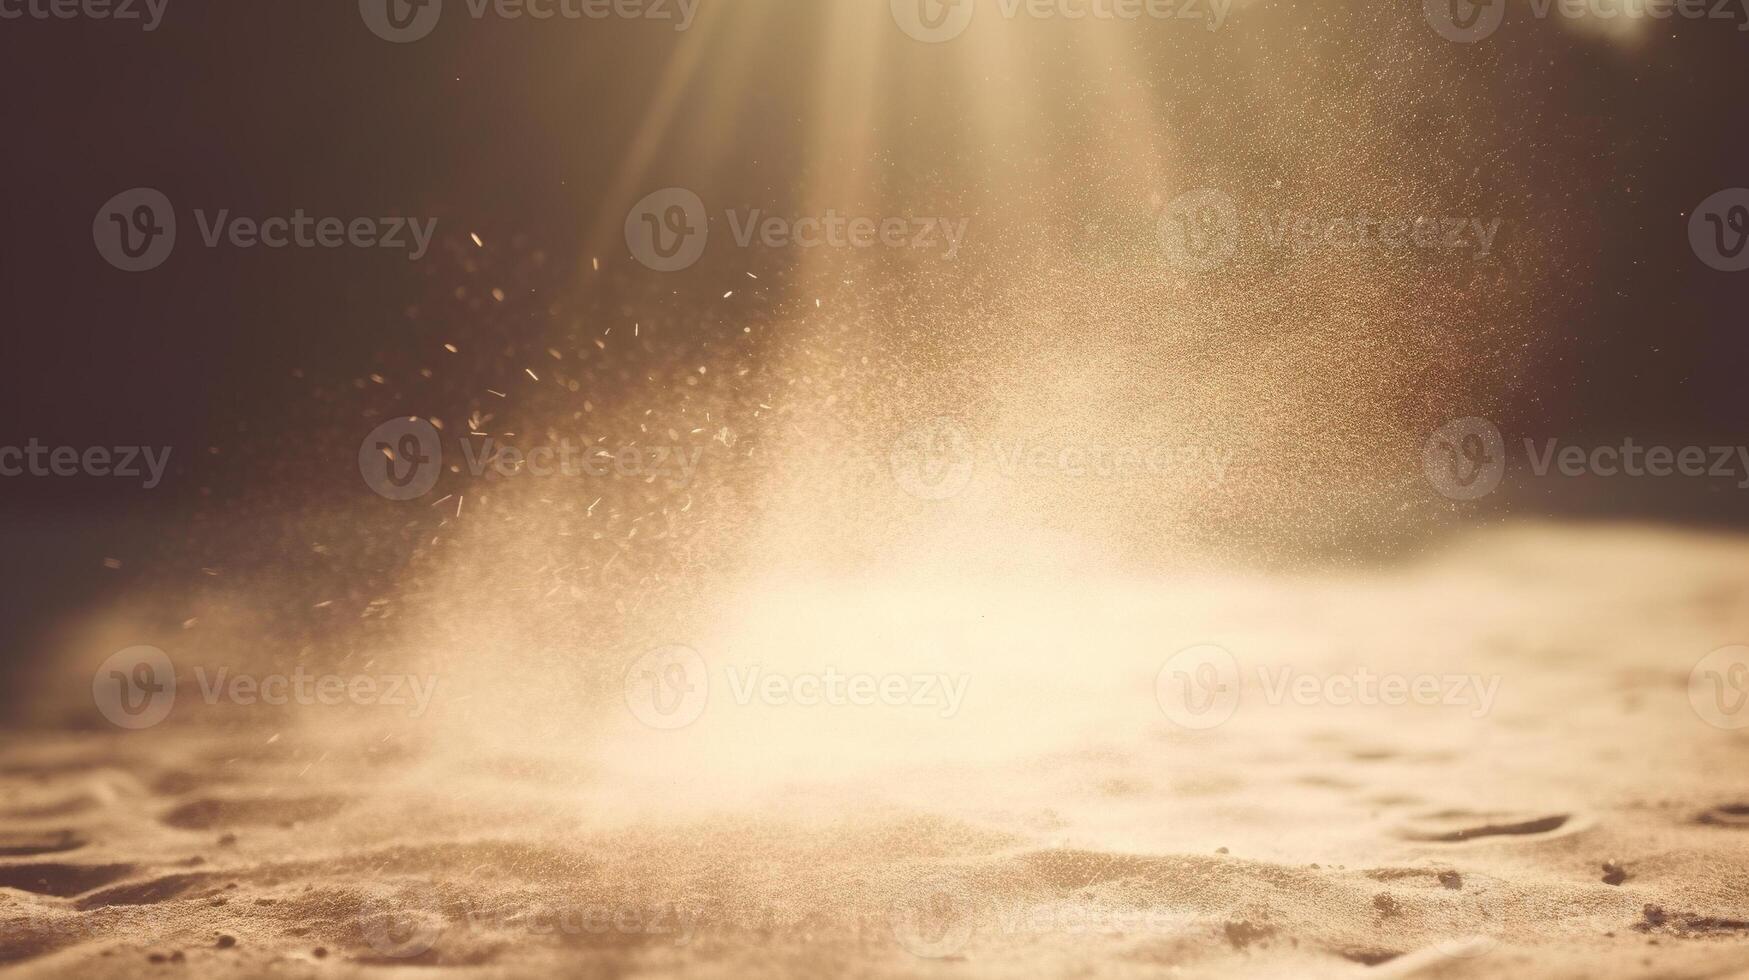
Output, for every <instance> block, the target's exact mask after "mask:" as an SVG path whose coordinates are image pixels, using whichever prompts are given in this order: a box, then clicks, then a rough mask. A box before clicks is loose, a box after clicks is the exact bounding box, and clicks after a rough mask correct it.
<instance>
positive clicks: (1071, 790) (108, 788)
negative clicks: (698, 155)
mask: <svg viewBox="0 0 1749 980" xmlns="http://www.w3.org/2000/svg"><path fill="white" fill-rule="evenodd" d="M797 589H799V591H798V592H797V593H796V594H793V595H789V596H786V597H784V598H783V599H782V600H781V601H779V600H772V602H773V603H774V605H773V606H772V608H767V609H763V610H762V609H760V608H757V606H758V603H757V602H754V603H752V604H751V606H750V607H748V608H743V609H742V610H741V611H740V612H738V613H737V614H736V618H734V619H733V620H732V621H727V620H726V621H725V624H724V626H723V627H722V631H723V635H721V636H718V637H711V636H703V637H697V638H691V639H693V641H694V645H695V646H696V647H697V648H698V649H699V650H700V652H701V654H702V655H703V656H704V657H705V658H706V659H707V660H709V661H710V662H711V668H710V669H711V670H713V671H714V670H716V669H717V668H718V667H719V666H720V665H721V664H725V663H737V662H738V663H746V662H750V659H749V658H750V657H752V656H753V654H751V653H750V652H749V651H751V650H755V649H761V650H765V651H767V652H770V651H774V650H778V649H780V648H781V649H784V650H791V651H794V650H803V649H806V648H807V644H806V643H798V642H796V640H797V638H798V637H801V638H804V639H805V638H807V637H808V636H809V635H810V634H811V632H812V631H815V630H820V631H826V630H830V629H832V628H833V624H834V623H839V624H842V623H843V622H845V621H846V620H847V619H850V620H853V621H856V622H876V621H878V622H882V623H886V624H888V625H889V626H891V627H892V629H891V630H890V631H889V632H888V633H885V634H880V635H879V636H875V637H874V638H872V639H865V640H859V641H858V642H862V644H863V645H862V646H861V647H856V648H850V647H854V644H849V645H848V646H846V645H845V644H841V649H840V650H839V652H838V659H837V660H835V661H833V662H834V663H838V664H845V665H850V667H854V666H855V665H857V664H869V663H878V662H882V661H883V659H884V660H885V661H886V662H891V661H892V660H893V659H894V654H893V652H892V650H893V648H892V647H891V646H890V643H891V642H892V641H893V638H894V637H899V638H901V639H902V638H904V637H906V636H911V637H936V638H939V637H940V636H942V635H944V634H943V632H942V630H944V629H946V630H948V631H949V632H950V633H951V635H952V636H953V637H954V641H953V642H951V643H937V644H934V645H933V646H931V645H930V644H921V645H920V647H921V646H930V649H932V650H933V651H934V653H933V654H931V656H932V657H933V658H934V659H933V660H931V663H932V664H934V665H935V666H937V667H939V668H941V669H944V670H946V671H949V672H950V673H951V672H958V671H963V672H964V676H966V677H969V679H970V682H971V683H970V685H969V686H968V687H967V688H966V689H965V693H964V700H963V703H962V704H960V705H959V707H958V708H957V709H956V710H955V711H954V712H952V716H951V717H943V714H944V712H943V711H942V710H940V706H939V705H937V706H934V707H924V708H911V707H909V706H907V707H901V708H894V709H892V710H888V711H882V709H881V708H880V707H878V706H874V707H866V706H865V707H860V708H845V709H843V710H836V711H835V710H833V709H832V708H831V707H830V706H814V707H812V708H807V707H798V706H794V705H789V706H781V707H780V706H774V705H772V704H769V703H766V704H761V703H748V704H743V703H739V702H738V701H737V699H736V698H735V697H732V696H721V693H720V692H721V689H719V688H713V689H712V696H711V699H710V701H709V703H708V708H707V710H704V711H703V712H702V714H701V715H700V716H699V717H698V718H697V719H696V720H695V721H694V722H693V723H692V724H690V725H688V726H686V727H684V728H682V729H678V730H675V731H659V730H654V729H650V728H647V727H645V726H643V725H641V724H639V723H638V722H637V721H636V720H635V719H633V718H629V717H626V715H628V714H630V713H629V712H627V711H625V710H624V708H625V706H626V705H628V704H630V703H631V702H630V701H629V700H625V701H624V703H623V704H620V705H619V707H620V711H619V712H618V714H617V715H615V714H613V713H612V712H608V711H607V708H608V707H611V706H613V705H614V703H615V702H616V700H619V699H618V698H617V694H618V692H614V693H615V695H616V697H604V698H602V699H599V700H598V701H597V702H596V703H595V704H594V705H593V706H592V708H591V711H594V712H602V714H601V716H600V718H599V719H598V720H599V723H598V724H592V725H589V726H581V727H579V728H578V729H577V731H578V734H577V735H576V737H574V738H553V737H541V738H525V739H508V740H507V739H506V738H503V737H493V736H492V735H488V734H487V733H484V732H474V733H472V734H471V735H470V734H469V733H468V732H465V731H463V732H459V733H458V732H455V731H448V730H445V729H444V728H443V726H442V725H441V723H440V721H438V722H433V723H432V724H430V725H424V726H414V725H410V724H400V723H398V724H387V723H383V722H381V721H378V722H376V723H375V724H372V723H371V722H370V721H368V720H366V721H360V720H358V719H355V718H353V717H352V716H348V717H347V719H346V723H345V724H340V723H338V722H333V721H327V722H324V721H323V720H322V719H320V717H318V718H317V719H316V720H315V721H314V722H313V723H308V722H307V723H300V724H297V725H288V724H285V723H284V719H283V718H277V717H276V718H274V719H272V720H271V721H269V722H267V723H256V724H249V725H240V726H239V725H232V724H227V725H226V726H223V727H220V726H217V725H210V724H201V723H199V722H198V721H195V720H191V719H186V718H184V717H183V716H182V715H181V714H179V715H178V716H177V717H176V718H174V719H172V721H171V722H170V723H167V724H164V725H161V726H159V727H157V728H154V729H151V730H148V731H140V732H126V733H118V732H116V731H114V730H109V731H97V730H91V731H86V732H56V731H32V732H20V733H13V734H11V735H9V736H7V737H6V739H5V741H4V749H3V750H0V939H3V941H0V964H4V968H5V969H6V971H7V972H9V973H12V974H16V975H20V976H38V975H41V976H48V975H75V976H85V977H105V976H156V975H174V974H183V973H188V974H197V975H204V974H212V973H218V972H221V971H223V972H224V973H227V974H233V973H239V974H243V975H249V974H263V973H273V974H282V975H293V976H304V975H308V976H316V975H340V976H354V975H387V974H411V975H418V976H451V975H453V976H530V975H538V974H542V973H547V972H553V973H558V972H563V973H564V974H566V975H573V976H669V975H672V976H679V975H685V976H700V977H750V976H796V977H804V976H805V977H819V976H862V977H884V976H893V977H916V976H924V977H930V976H940V977H949V976H1016V977H1018V976H1100V977H1121V976H1138V977H1140V976H1161V975H1173V976H1185V977H1200V976H1246V977H1257V976H1263V977H1268V976H1281V977H1317V976H1362V975H1377V976H1428V977H1435V976H1437V977H1470V976H1503V975H1513V976H1544V977H1547V976H1571V977H1621V976H1644V977H1654V976H1656V977H1684V976H1692V977H1702V976H1706V977H1721V976H1749V942H1746V941H1745V940H1749V765H1746V762H1749V740H1746V739H1749V736H1746V735H1745V734H1744V732H1743V731H1741V730H1737V729H1734V728H1731V727H1729V726H1731V725H1732V724H1749V706H1745V705H1743V704H1741V702H1739V701H1736V700H1734V699H1733V697H1732V696H1733V695H1734V694H1735V693H1736V689H1735V688H1733V687H1731V686H1730V685H1731V684H1732V683H1733V682H1734V681H1733V679H1741V677H1742V675H1741V674H1734V673H1732V672H1731V671H1730V669H1729V663H1728V662H1726V661H1721V660H1719V659H1716V658H1715V659H1714V660H1711V661H1708V662H1707V663H1708V665H1710V667H1713V668H1716V667H1719V666H1720V665H1721V664H1723V665H1724V667H1725V669H1723V670H1716V671H1714V672H1713V673H1711V674H1709V673H1707V670H1708V667H1707V666H1702V667H1701V669H1700V670H1699V671H1697V665H1702V661H1703V658H1705V657H1707V655H1708V653H1709V652H1710V651H1713V650H1715V649H1718V648H1721V647H1726V646H1729V645H1732V644H1737V643H1742V642H1745V641H1749V541H1744V540H1739V539H1730V538H1723V537H1709V536H1704V535H1700V534H1694V533H1687V532H1675V531H1666V530H1656V529H1647V528H1608V529H1600V528H1587V529H1577V528H1564V527H1543V526H1538V527H1522V528H1516V529H1512V530H1508V531H1494V532H1485V533H1481V534H1478V535H1476V536H1474V537H1471V538H1468V539H1463V540H1460V541H1459V542H1458V543H1457V544H1456V545H1455V546H1453V547H1451V548H1449V549H1447V550H1444V551H1442V552H1441V553H1440V554H1438V555H1437V556H1435V557H1432V558H1429V559H1426V560H1423V561H1419V562H1416V563H1413V564H1409V565H1405V566H1402V567H1398V568H1395V569H1390V570H1382V571H1375V572H1370V573H1366V574H1356V573H1345V574H1343V575H1339V576H1329V575H1325V576H1294V577H1281V578H1275V579H1257V578H1249V579H1241V578H1234V579H1231V580H1222V581H1219V582H1215V581H1211V580H1208V579H1206V578H1197V579H1194V580H1186V581H1178V582H1170V583H1152V582H1121V583H1101V584H1098V585H1087V586H1085V587H1083V586H1079V585H1077V586H1074V587H1073V588H1072V589H1071V588H1070V587H1068V586H1066V585H1062V584H1060V583H1059V584H1058V585H1057V586H1055V587H1051V588H1041V589H1039V590H1038V591H1036V592H1029V593H1026V594H1024V595H1019V596H1016V595H1014V594H1011V593H1012V590H1011V589H1009V588H1008V587H1004V586H994V585H992V586H990V587H988V588H985V587H984V586H969V585H968V586H966V587H965V588H964V590H963V591H960V592H956V593H951V594H946V595H943V594H940V593H938V592H928V591H927V590H925V593H909V592H907V591H906V590H904V589H897V590H888V591H884V592H883V591H880V590H876V589H868V588H862V589H850V588H848V587H847V586H844V585H842V584H824V583H812V584H810V585H808V586H798V587H797ZM835 595H836V596H840V597H841V598H839V599H838V600H836V601H837V602H838V603H839V605H838V606H837V607H834V606H833V605H832V603H833V601H835V600H833V599H832V598H831V597H832V596H835ZM843 596H854V598H853V599H852V598H842V597H843ZM968 624H969V625H968ZM839 628H840V629H841V628H842V627H841V626H840V627H839ZM875 633H879V631H875ZM780 634H781V635H780ZM882 637H884V639H882ZM1207 644H1217V645H1218V646H1219V647H1220V648H1221V649H1222V650H1223V651H1226V652H1227V653H1228V654H1230V656H1231V657H1232V658H1233V660H1232V662H1231V664H1229V665H1228V666H1227V667H1221V666H1220V665H1219V664H1217V665H1216V667H1217V668H1218V669H1217V671H1216V674H1215V675H1210V674H1208V673H1207V672H1206V671H1204V672H1203V673H1201V674H1199V673H1198V670H1197V667H1196V663H1206V662H1208V661H1207V660H1206V659H1205V660H1196V658H1198V657H1202V656H1203V655H1202V654H1193V655H1192V659H1193V660H1196V663H1192V664H1189V669H1187V670H1185V671H1184V672H1183V676H1189V677H1197V676H1201V677H1205V678H1206V677H1210V676H1219V670H1220V669H1227V670H1229V671H1230V672H1229V674H1227V675H1226V676H1225V684H1224V687H1223V686H1217V687H1216V688H1214V689H1212V693H1211V692H1202V693H1204V694H1209V698H1201V697H1200V696H1199V700H1197V701H1196V703H1195V707H1197V708H1201V709H1204V710H1202V711H1201V712H1197V711H1194V710H1191V711H1188V713H1187V705H1186V703H1184V702H1182V701H1175V700H1174V698H1175V697H1177V696H1178V695H1179V694H1180V693H1182V691H1181V690H1180V689H1179V688H1176V687H1174V686H1173V685H1174V683H1175V682H1174V680H1173V678H1174V677H1177V676H1179V675H1178V674H1175V673H1174V671H1175V669H1177V668H1182V667H1186V663H1185V661H1183V660H1182V659H1180V660H1178V661H1174V660H1173V659H1172V658H1173V655H1174V651H1176V650H1180V649H1184V648H1197V649H1204V648H1205V647H1206V645H1207ZM811 656H812V655H810V654H805V653H790V654H788V655H787V657H788V659H787V660H786V659H785V657H784V656H780V655H778V654H772V655H771V656H769V657H766V658H764V659H761V660H760V663H761V664H762V665H763V667H765V668H767V669H770V668H773V667H774V666H776V665H782V664H788V665H789V669H800V668H799V666H798V665H800V664H803V663H804V662H814V661H812V660H811V659H810V658H811ZM816 666H817V663H816ZM1287 666H1291V667H1292V668H1294V669H1295V670H1296V671H1298V672H1300V673H1302V674H1304V675H1307V676H1310V677H1313V678H1315V679H1316V682H1317V683H1316V686H1317V693H1314V694H1311V695H1308V696H1303V697H1302V696H1296V695H1292V694H1288V695H1277V696H1274V698H1273V700H1274V702H1275V703H1271V702H1272V686H1273V685H1274V684H1276V683H1277V682H1278V681H1279V679H1280V678H1281V677H1282V676H1283V675H1281V673H1280V670H1281V669H1282V668H1284V667H1287ZM850 667H847V668H846V669H850ZM1363 667H1364V668H1366V669H1368V670H1370V671H1373V672H1375V673H1377V674H1380V675H1393V676H1402V677H1404V678H1405V683H1412V682H1413V681H1414V679H1416V678H1420V677H1424V676H1434V677H1437V678H1439V679H1440V680H1439V681H1438V684H1437V686H1438V687H1439V689H1440V691H1441V694H1440V695H1439V698H1440V700H1439V703H1426V704H1416V703H1406V704H1401V705H1390V704H1371V705H1369V704H1354V703H1336V702H1339V701H1341V700H1343V698H1342V691H1344V690H1347V689H1346V688H1341V687H1336V688H1333V687H1330V686H1329V685H1328V684H1327V683H1326V682H1327V681H1328V680H1329V679H1330V678H1333V677H1335V678H1341V677H1349V678H1353V677H1355V676H1357V675H1356V671H1358V670H1359V669H1360V668H1363ZM1234 678H1237V679H1238V684H1237V685H1236V686H1235V685H1233V684H1232V683H1231V682H1232V681H1233V680H1234ZM1472 678H1473V679H1474V686H1460V685H1470V684H1471V683H1472V682H1471V679H1472ZM1691 678H1693V679H1695V683H1694V684H1693V685H1691ZM1720 679H1723V681H1722V683H1723V686H1719V683H1720ZM72 683H74V684H75V685H76V684H78V683H86V684H89V675H86V676H85V677H84V678H82V679H81V678H73V679H72ZM712 683H713V684H715V683H717V680H716V679H715V678H714V677H713V679H712ZM630 689H631V688H630V685H628V692H629V691H630ZM1424 690H1426V691H1431V690H1433V687H1425V688H1424ZM1489 690H1491V691H1492V694H1488V695H1486V696H1487V701H1486V703H1485V704H1484V703H1483V697H1484V694H1485V692H1487V691H1489ZM1229 693H1230V694H1232V695H1234V697H1230V698H1228V699H1227V700H1225V701H1222V700H1220V698H1219V697H1215V695H1221V696H1226V695H1227V694H1229ZM461 697H462V695H458V694H457V693H456V692H453V691H451V692H447V693H445V694H441V695H440V696H439V697H438V699H437V703H435V704H434V705H433V708H432V713H431V715H430V716H429V717H431V718H433V719H441V717H442V716H443V713H444V711H445V710H446V708H450V707H453V706H454V704H455V703H457V702H458V700H459V699H460V698H461ZM629 697H630V694H629V693H628V695H627V698H628V699H629ZM1211 699H1212V700H1211ZM1210 705H1213V707H1212V708H1210ZM1228 709H1230V717H1226V715H1227V714H1228ZM1210 710H1212V711H1214V712H1215V714H1213V715H1211V714H1210V713H1209V712H1210ZM1217 717H1219V718H1220V720H1221V723H1220V724H1213V723H1212V722H1213V721H1214V720H1215V719H1216V718H1217ZM1181 722H1188V723H1189V725H1191V726H1197V727H1187V726H1186V724H1182V723H1181ZM1205 725H1206V726H1207V727H1202V726H1205ZM511 727H514V726H511ZM493 734H494V735H496V736H502V735H503V733H502V732H498V733H493Z"/></svg>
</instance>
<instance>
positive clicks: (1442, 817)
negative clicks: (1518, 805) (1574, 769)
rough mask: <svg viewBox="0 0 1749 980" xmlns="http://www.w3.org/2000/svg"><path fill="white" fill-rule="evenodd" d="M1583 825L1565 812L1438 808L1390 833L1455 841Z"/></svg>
mask: <svg viewBox="0 0 1749 980" xmlns="http://www.w3.org/2000/svg"><path fill="white" fill-rule="evenodd" d="M1583 826H1584V822H1583V821H1581V820H1578V819H1576V818H1575V817H1574V816H1573V815H1572V814H1569V813H1550V814H1543V815H1538V814H1532V813H1522V812H1520V813H1514V812H1510V811H1477V810H1439V811H1435V812H1433V813H1425V814H1421V815H1420V816H1417V817H1412V818H1410V819H1408V820H1406V821H1404V822H1403V823H1401V824H1399V825H1398V826H1397V828H1396V829H1395V830H1394V831H1393V833H1394V834H1395V836H1397V837H1398V838H1401V839H1402V840H1412V841H1428V842H1434V843H1440V844H1459V843H1463V842H1464V841H1472V840H1480V839H1481V838H1484V837H1549V836H1553V835H1555V834H1557V833H1572V832H1574V831H1577V830H1580V829H1582V828H1583Z"/></svg>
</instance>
